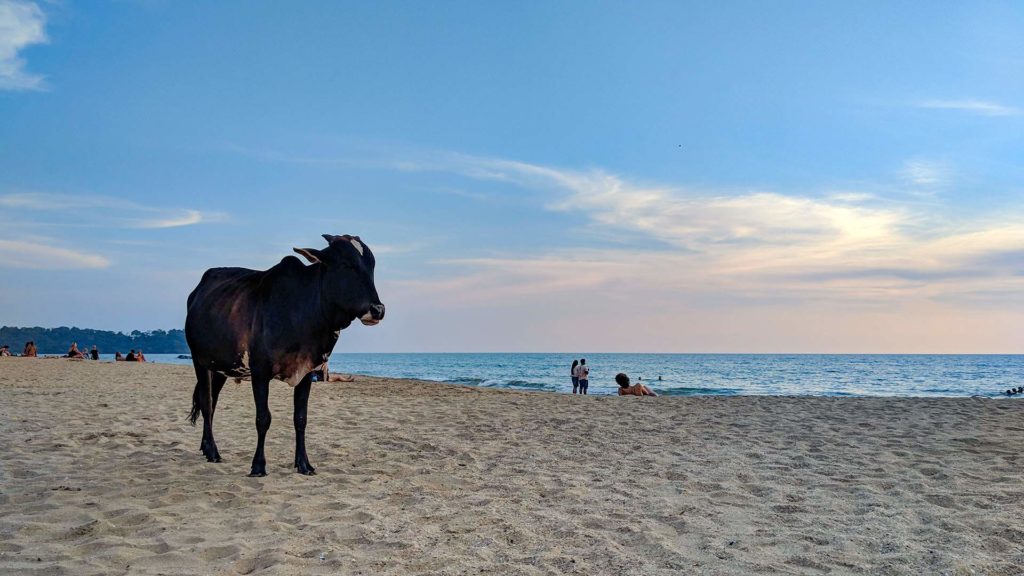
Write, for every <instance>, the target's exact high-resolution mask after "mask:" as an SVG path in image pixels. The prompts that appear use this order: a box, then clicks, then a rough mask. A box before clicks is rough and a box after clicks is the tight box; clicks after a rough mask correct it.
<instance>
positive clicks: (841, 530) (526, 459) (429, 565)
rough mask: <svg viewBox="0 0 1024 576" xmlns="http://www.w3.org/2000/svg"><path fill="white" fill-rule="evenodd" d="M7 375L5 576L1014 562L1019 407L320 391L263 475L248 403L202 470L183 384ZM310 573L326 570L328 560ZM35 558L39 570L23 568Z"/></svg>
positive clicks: (1009, 568) (2, 476)
mask: <svg viewBox="0 0 1024 576" xmlns="http://www.w3.org/2000/svg"><path fill="white" fill-rule="evenodd" d="M127 364H128V365H127V368H125V366H122V363H119V364H117V365H116V367H115V365H114V364H112V363H103V362H98V363H92V362H38V361H35V360H28V359H10V358H3V359H0V438H2V440H3V442H4V444H5V446H7V447H8V448H6V449H5V450H4V451H3V452H2V453H0V486H2V488H0V572H11V573H19V574H21V573H24V574H34V573H38V574H127V573H131V574H159V573H174V574H293V573H294V574H298V573H309V574H336V573H339V572H340V573H359V572H362V573H365V574H371V573H372V574H410V573H412V574H425V573H429V574H441V573H451V574H462V573H466V574H469V573H474V574H479V573H484V574H547V573H579V574H596V573H620V574H676V573H680V572H683V573H693V574H727V573H728V574H734V573H743V574H746V573H763V572H777V573H787V574H792V573H797V574H814V573H821V572H827V571H831V572H832V573H863V574H878V573H890V574H903V573H940V572H942V573H951V574H956V573H963V574H968V573H971V571H974V573H991V574H1012V573H1014V572H1013V571H1014V570H1016V569H1017V568H1016V567H1018V566H1020V565H1022V564H1024V527H1021V525H1020V516H1021V512H1022V510H1024V506H1022V504H1021V499H1020V496H1019V494H1020V488H1019V487H1020V485H1021V482H1022V481H1024V477H1022V473H1021V463H1022V462H1024V457H1022V456H1021V455H1020V454H1021V450H1020V448H1019V442H1017V441H1016V438H1018V437H1019V436H1020V433H1021V432H1024V424H1021V422H1024V404H1018V403H1013V402H985V401H981V400H973V399H969V398H885V397H864V398H843V397H773V396H691V397H658V398H632V397H617V396H591V397H574V396H572V395H565V394H535V393H531V392H529V391H513V390H504V389H486V388H479V387H471V386H464V385H458V384H444V383H436V382H424V381H418V380H407V379H387V378H374V377H362V376H357V377H356V381H355V382H353V383H337V382H331V383H318V384H315V385H314V387H313V393H312V396H311V400H310V416H309V428H308V430H307V442H308V446H309V454H310V459H311V461H312V462H313V465H314V466H316V467H317V472H318V474H317V475H316V476H312V477H304V476H300V475H298V474H295V473H294V471H293V470H292V469H291V467H290V464H291V462H290V459H291V457H292V448H293V442H294V433H293V431H292V426H291V393H290V389H289V388H288V387H287V386H286V385H283V384H282V385H272V387H271V394H270V395H271V398H270V401H271V410H272V411H273V414H274V421H273V423H272V425H271V429H270V432H269V434H268V436H267V455H268V471H269V472H270V476H268V477H266V478H262V479H256V478H247V477H246V476H245V474H246V473H247V472H248V464H249V460H250V459H251V456H252V450H253V449H254V447H255V431H254V429H253V423H252V418H253V414H254V410H253V404H252V397H251V392H250V389H249V386H247V385H246V384H241V385H235V384H233V383H229V384H227V385H226V386H225V388H224V391H223V393H222V395H221V403H220V404H219V406H218V409H217V420H216V422H215V427H214V428H215V433H216V435H217V442H218V445H219V447H220V451H221V453H222V455H223V456H224V458H225V462H224V463H221V464H210V463H207V462H206V461H205V460H204V459H203V458H202V456H201V455H200V454H199V451H198V446H199V440H200V436H201V427H195V428H193V427H191V426H189V425H188V424H187V422H186V421H185V416H186V414H187V412H188V407H189V403H190V398H191V392H192V387H193V385H194V374H192V370H191V368H189V367H185V366H174V365H167V364H157V363H146V364H131V363H127ZM321 555H324V557H323V560H321ZM37 558H38V559H39V560H37Z"/></svg>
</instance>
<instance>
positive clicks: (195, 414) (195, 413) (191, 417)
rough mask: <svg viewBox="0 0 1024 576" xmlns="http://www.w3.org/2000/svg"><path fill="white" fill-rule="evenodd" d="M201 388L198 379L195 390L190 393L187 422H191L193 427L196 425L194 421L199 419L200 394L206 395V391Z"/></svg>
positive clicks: (201, 385)
mask: <svg viewBox="0 0 1024 576" xmlns="http://www.w3.org/2000/svg"><path fill="white" fill-rule="evenodd" d="M207 385H209V384H207ZM202 388H203V381H202V380H201V379H200V380H198V381H197V382H196V389H195V390H193V391H192V410H191V411H190V412H189V413H188V421H189V422H191V423H192V425H193V426H195V425H196V420H197V419H198V418H199V402H200V399H201V398H202V396H200V394H206V393H207V391H206V390H203V389H202Z"/></svg>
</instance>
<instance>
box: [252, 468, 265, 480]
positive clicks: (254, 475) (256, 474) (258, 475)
mask: <svg viewBox="0 0 1024 576" xmlns="http://www.w3.org/2000/svg"><path fill="white" fill-rule="evenodd" d="M266 475H267V473H266V472H257V471H255V470H253V471H252V472H249V478H263V477H264V476H266Z"/></svg>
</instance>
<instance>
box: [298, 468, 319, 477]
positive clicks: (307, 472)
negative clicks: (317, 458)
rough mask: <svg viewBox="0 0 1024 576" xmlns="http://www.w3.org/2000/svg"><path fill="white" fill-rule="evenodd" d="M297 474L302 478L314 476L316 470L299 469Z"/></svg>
mask: <svg viewBox="0 0 1024 576" xmlns="http://www.w3.org/2000/svg"><path fill="white" fill-rule="evenodd" d="M299 474H302V475H304V476H316V470H315V469H313V468H306V469H302V468H299Z"/></svg>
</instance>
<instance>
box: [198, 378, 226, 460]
mask: <svg viewBox="0 0 1024 576" xmlns="http://www.w3.org/2000/svg"><path fill="white" fill-rule="evenodd" d="M227 379H228V377H227V376H225V375H223V374H218V373H216V372H212V373H211V374H210V416H209V418H207V419H206V422H207V423H208V425H206V426H203V436H204V437H206V435H207V430H209V442H208V443H207V449H208V450H207V451H206V452H203V454H206V458H207V460H209V461H210V462H222V460H221V457H220V451H218V450H217V442H216V441H215V440H214V439H213V417H214V415H215V414H216V413H217V398H219V397H220V390H221V388H223V387H224V382H226V381H227ZM211 455H212V457H211Z"/></svg>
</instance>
